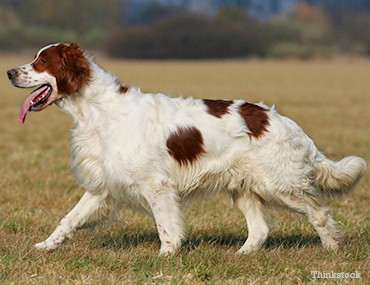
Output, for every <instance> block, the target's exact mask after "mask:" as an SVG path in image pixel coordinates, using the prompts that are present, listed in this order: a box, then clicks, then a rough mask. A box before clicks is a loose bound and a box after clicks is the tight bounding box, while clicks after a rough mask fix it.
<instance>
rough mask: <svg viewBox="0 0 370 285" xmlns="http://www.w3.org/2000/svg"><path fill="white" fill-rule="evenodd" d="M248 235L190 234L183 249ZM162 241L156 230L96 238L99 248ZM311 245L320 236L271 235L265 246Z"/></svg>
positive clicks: (231, 243)
mask: <svg viewBox="0 0 370 285" xmlns="http://www.w3.org/2000/svg"><path fill="white" fill-rule="evenodd" d="M246 238H247V237H246V236H243V235H238V234H227V233H218V232H215V233H206V234H202V233H199V234H190V235H189V237H188V238H187V239H186V240H185V241H184V242H183V245H182V250H184V251H191V250H194V249H196V248H198V247H199V246H201V245H202V244H209V245H221V246H225V247H237V248H238V247H241V246H242V245H243V244H244V242H245V240H246ZM154 243H158V245H159V243H160V241H159V238H158V234H157V233H156V232H154V231H148V232H142V233H138V234H134V233H120V234H114V235H109V234H107V235H104V236H101V237H97V238H96V240H95V246H97V247H99V248H112V249H127V248H132V247H137V246H140V245H143V244H154ZM309 246H321V241H320V238H319V237H318V236H315V235H306V236H302V235H288V236H280V235H274V236H270V237H269V238H268V239H267V241H266V243H265V245H264V247H265V248H267V249H273V248H281V247H282V248H292V247H298V248H303V247H309Z"/></svg>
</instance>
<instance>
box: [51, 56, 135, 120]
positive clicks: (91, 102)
mask: <svg viewBox="0 0 370 285" xmlns="http://www.w3.org/2000/svg"><path fill="white" fill-rule="evenodd" d="M90 65H91V80H89V83H88V84H86V85H85V86H83V87H82V88H81V89H79V90H78V91H77V92H75V93H73V94H71V95H69V96H64V97H63V98H62V99H60V100H58V101H56V102H55V103H56V105H57V106H58V107H59V108H60V109H61V110H63V111H64V112H65V113H67V114H69V115H70V116H71V117H72V119H73V121H74V123H75V124H76V125H77V124H85V123H87V122H88V121H91V118H92V117H97V116H99V115H100V114H102V113H104V117H105V118H107V113H106V112H108V110H112V108H110V107H108V106H111V105H114V104H116V105H117V104H118V102H117V101H119V100H120V97H121V96H122V95H124V94H122V93H123V91H122V90H124V93H126V92H127V91H128V90H129V89H128V88H127V87H126V86H125V85H124V84H122V83H120V81H119V80H118V79H117V78H116V77H115V76H114V75H113V74H111V73H109V72H108V71H106V70H104V69H102V68H101V67H100V66H99V65H97V64H96V63H95V62H93V61H90ZM117 95H118V96H117ZM105 107H107V108H106V109H105ZM113 110H114V108H113Z"/></svg>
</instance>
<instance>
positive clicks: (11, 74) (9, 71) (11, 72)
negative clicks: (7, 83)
mask: <svg viewBox="0 0 370 285" xmlns="http://www.w3.org/2000/svg"><path fill="white" fill-rule="evenodd" d="M16 73H17V72H16V71H15V69H9V70H8V71H7V74H8V78H9V79H12V78H13V76H14V75H15V74H16Z"/></svg>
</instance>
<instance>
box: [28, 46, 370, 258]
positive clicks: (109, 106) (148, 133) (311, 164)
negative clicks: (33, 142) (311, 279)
mask: <svg viewBox="0 0 370 285" xmlns="http://www.w3.org/2000/svg"><path fill="white" fill-rule="evenodd" d="M38 54H40V52H39V53H38ZM89 62H90V65H91V71H92V72H91V80H90V83H89V84H87V85H85V86H84V87H83V88H82V89H80V90H78V91H77V92H76V93H74V94H71V95H68V96H64V97H63V98H62V99H60V100H58V101H56V104H57V105H58V107H60V108H61V109H62V110H63V111H65V112H66V113H68V114H69V115H70V116H72V118H73V120H74V123H75V127H74V129H73V130H72V171H73V173H74V174H75V176H76V178H77V180H78V182H79V183H80V185H81V186H82V187H83V188H84V189H85V190H86V193H85V194H84V195H83V197H82V198H81V200H80V202H79V203H78V204H77V205H76V206H75V208H74V209H73V210H72V211H71V212H70V213H69V214H67V215H66V216H65V217H64V218H63V219H62V220H61V222H60V224H59V225H58V227H57V228H56V229H55V231H54V232H53V233H52V234H51V235H50V236H49V237H48V238H47V239H46V240H45V241H43V242H41V243H38V244H37V245H36V247H38V248H42V249H47V250H51V249H54V248H56V247H57V246H58V245H59V244H60V243H62V242H63V241H64V240H65V238H67V237H71V236H72V234H73V232H74V231H75V230H76V229H78V228H81V227H82V226H83V225H84V224H85V223H86V222H88V221H91V220H94V219H96V218H98V217H99V216H100V215H99V213H100V212H101V211H103V210H107V209H108V210H110V211H116V210H119V209H120V208H122V207H123V206H126V205H129V206H131V207H134V208H142V209H144V210H145V211H146V212H148V213H149V214H152V215H153V217H154V219H155V222H156V224H157V229H158V233H159V237H160V240H161V249H160V254H164V255H167V254H172V253H174V252H175V251H176V250H178V249H179V247H180V246H181V240H182V239H184V237H185V232H186V227H185V222H184V217H183V214H182V212H181V204H182V201H183V200H184V199H186V198H188V197H191V196H194V195H195V194H197V193H199V194H200V193H211V194H212V193H217V192H219V191H225V192H226V193H227V194H228V195H230V197H231V198H232V199H233V201H234V202H235V205H236V206H237V207H238V208H239V209H240V210H241V211H242V213H243V214H244V215H245V218H246V221H247V224H248V229H249V234H248V239H247V241H246V242H245V244H244V245H243V246H242V247H241V249H240V250H239V253H249V252H252V251H254V250H257V249H259V248H260V247H261V246H262V245H263V243H264V242H265V240H266V239H267V236H268V233H269V227H268V218H269V217H268V213H267V207H268V206H271V205H272V206H283V207H286V208H289V209H291V210H294V211H297V212H299V213H302V214H304V215H305V216H307V218H308V219H309V221H310V222H311V223H312V224H313V226H314V227H315V229H316V230H317V231H318V233H319V235H320V237H321V239H322V242H323V244H324V246H326V247H328V248H332V249H336V248H337V247H338V237H339V236H338V232H337V231H336V229H335V227H334V221H333V220H332V219H331V217H330V215H329V214H328V211H327V209H326V208H325V207H324V206H323V197H324V196H325V195H326V188H325V182H326V181H329V182H328V183H329V184H330V185H331V186H330V191H331V192H336V193H340V192H341V191H342V189H345V191H347V190H348V188H351V187H352V186H353V185H354V183H355V182H357V181H358V180H359V178H360V177H361V175H362V174H363V173H364V171H365V168H366V165H365V162H364V160H362V159H360V158H353V157H352V158H347V159H346V160H343V161H342V162H340V163H335V162H332V161H329V160H328V159H327V158H325V157H324V156H323V155H322V154H321V153H320V152H319V151H318V150H317V148H316V147H315V145H314V143H313V142H312V140H311V139H310V138H308V137H307V136H306V135H305V134H304V132H303V131H302V129H301V128H300V127H299V126H297V125H296V124H295V123H294V122H293V121H292V120H290V119H288V118H286V117H283V116H281V115H279V114H278V113H277V112H276V111H275V109H274V108H268V107H267V106H265V105H263V104H259V106H261V107H263V108H264V109H266V110H267V114H268V118H269V125H268V127H267V131H266V132H264V133H263V135H262V136H261V137H259V138H254V137H253V136H249V134H250V133H251V131H250V130H249V128H248V126H246V124H245V122H244V121H243V119H242V117H241V116H240V114H239V112H238V110H239V109H238V108H239V106H240V105H241V104H243V103H244V101H242V100H235V101H234V103H233V104H232V105H230V107H229V112H228V113H227V114H225V115H223V116H222V118H217V117H215V116H212V115H211V114H209V113H208V112H207V106H206V105H205V104H204V102H203V101H202V100H197V99H193V98H172V97H168V96H166V95H163V94H144V93H142V92H141V91H140V90H139V89H137V88H130V89H128V91H127V92H126V93H125V94H121V93H120V92H119V91H118V90H117V80H116V78H115V77H114V76H113V75H112V74H110V73H109V72H106V71H104V70H103V69H101V68H100V67H99V66H98V65H97V64H95V63H94V62H93V61H91V60H90V59H89ZM23 68H24V66H23ZM25 70H27V72H28V76H29V77H31V78H37V79H39V78H44V77H45V78H48V80H49V81H50V78H49V77H50V74H48V73H46V74H40V73H37V72H36V71H34V72H32V71H31V69H30V68H29V67H27V68H26V69H25ZM179 126H195V127H196V128H197V129H199V131H200V132H201V134H202V136H203V139H204V150H205V153H204V154H202V155H200V156H199V158H198V159H196V160H195V161H194V162H193V163H188V164H187V165H182V166H180V165H179V163H178V162H177V161H175V160H174V159H173V157H171V155H170V154H169V152H168V149H167V146H166V141H167V139H168V137H169V136H170V134H171V133H172V132H174V131H176V129H177V128H178V127H179ZM347 162H348V163H350V164H351V167H350V168H346V165H347V164H348V163H347ZM324 170H325V171H324ZM337 174H339V175H337ZM323 175H324V176H323ZM318 177H319V178H318ZM342 177H344V179H342ZM201 197H203V196H201Z"/></svg>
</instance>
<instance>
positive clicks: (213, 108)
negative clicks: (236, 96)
mask: <svg viewBox="0 0 370 285" xmlns="http://www.w3.org/2000/svg"><path fill="white" fill-rule="evenodd" d="M203 102H204V104H206V105H207V108H208V109H207V111H208V113H209V114H211V115H213V116H215V117H217V118H221V117H222V116H223V115H225V114H227V113H229V111H228V108H229V106H230V105H231V104H232V103H233V101H227V100H210V99H203Z"/></svg>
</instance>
